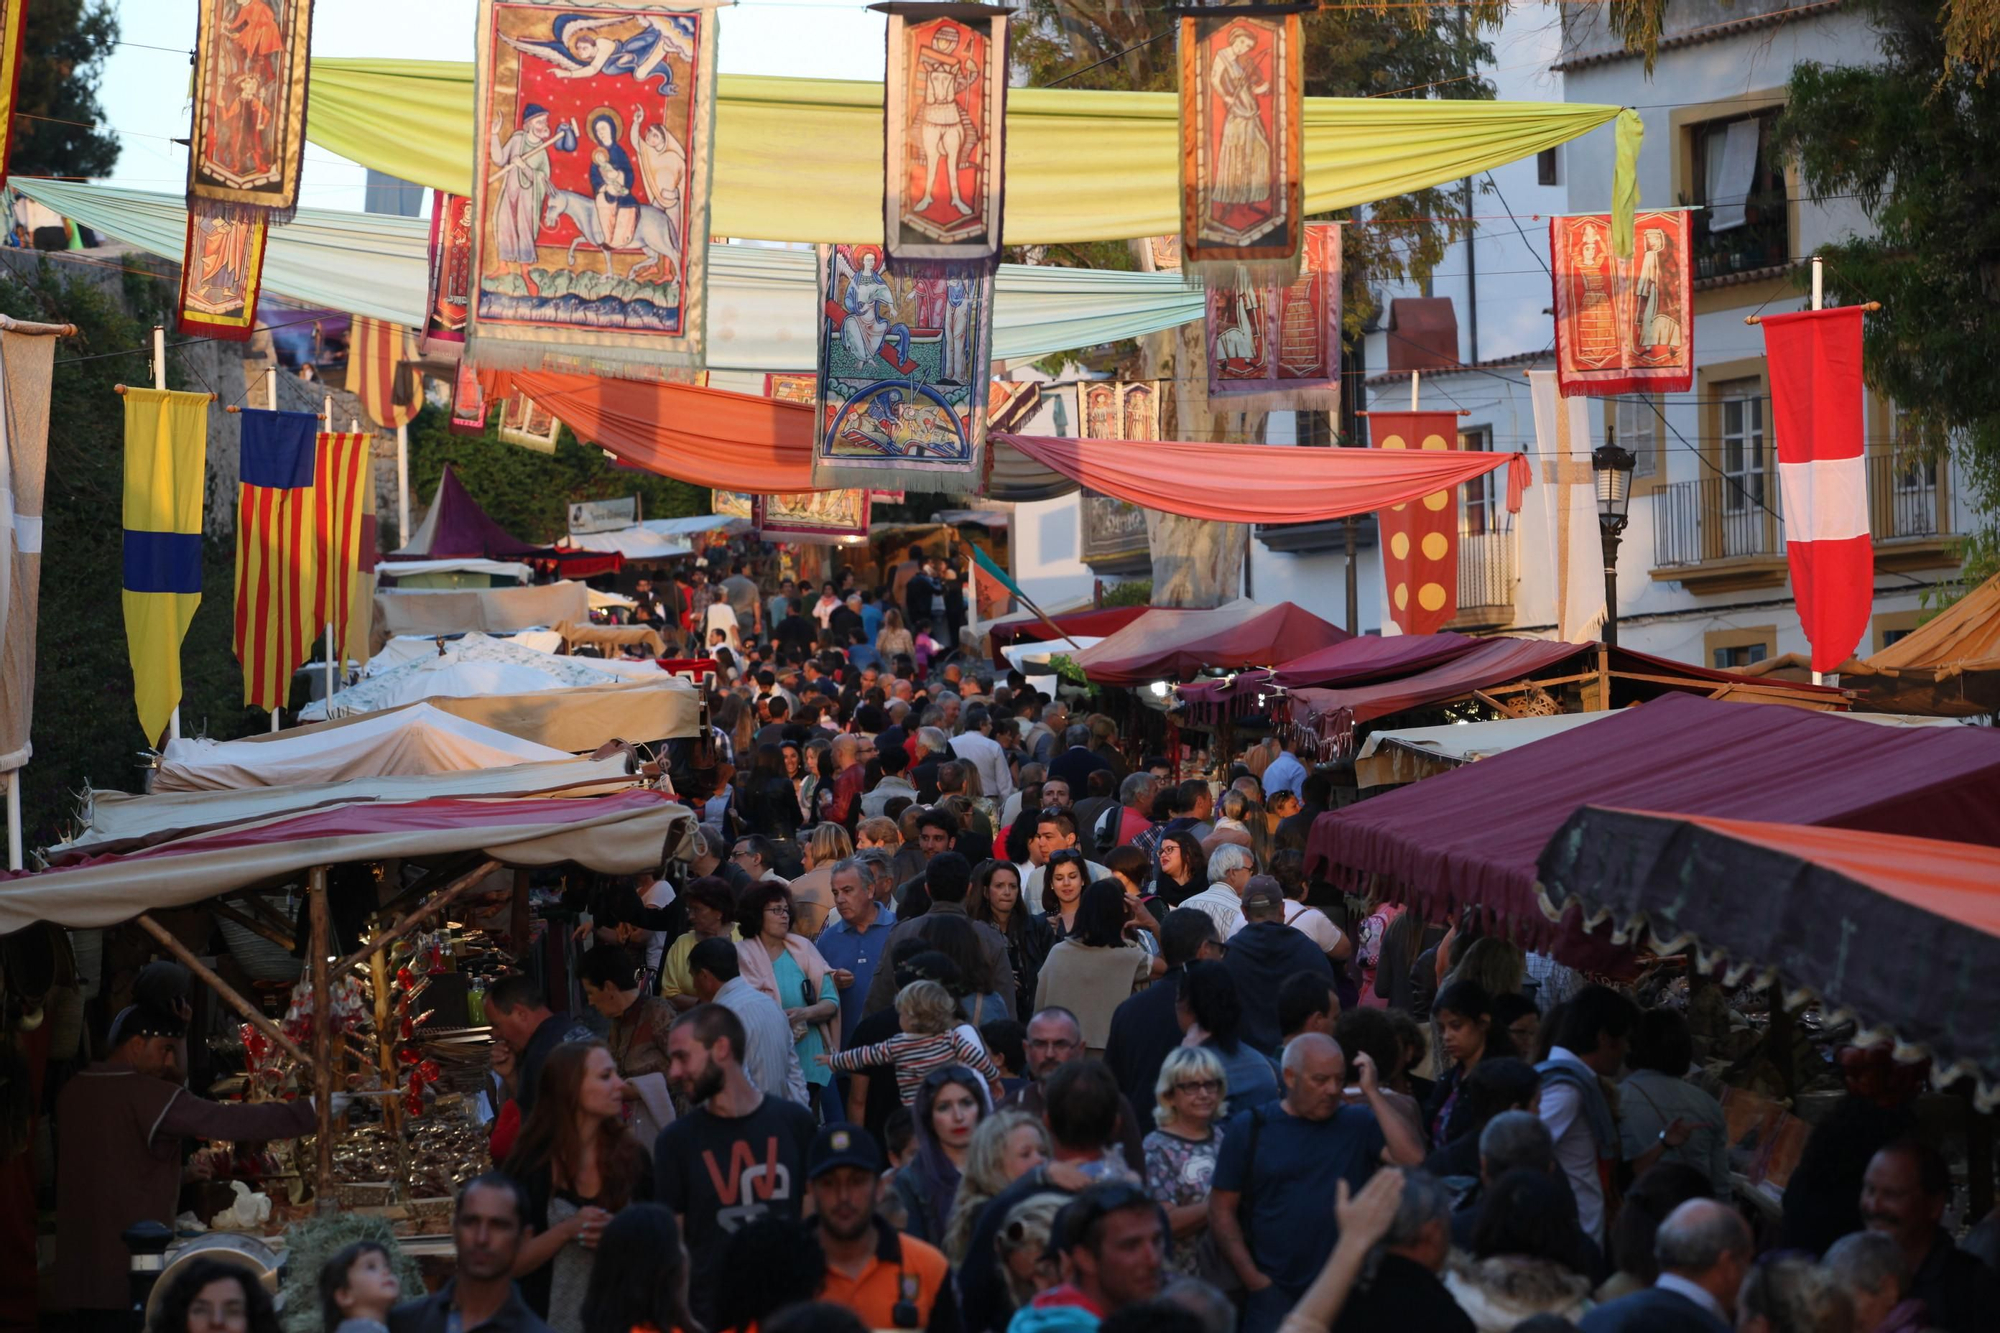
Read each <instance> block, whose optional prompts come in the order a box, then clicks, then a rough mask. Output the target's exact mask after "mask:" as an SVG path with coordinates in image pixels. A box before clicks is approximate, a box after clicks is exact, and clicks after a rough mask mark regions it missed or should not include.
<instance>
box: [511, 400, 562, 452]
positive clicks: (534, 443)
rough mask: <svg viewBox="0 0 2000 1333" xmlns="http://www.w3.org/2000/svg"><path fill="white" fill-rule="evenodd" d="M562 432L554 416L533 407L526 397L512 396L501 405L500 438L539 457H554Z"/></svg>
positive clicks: (532, 403) (560, 424) (533, 401)
mask: <svg viewBox="0 0 2000 1333" xmlns="http://www.w3.org/2000/svg"><path fill="white" fill-rule="evenodd" d="M561 429H562V423H560V422H558V421H557V420H556V418H555V414H554V413H552V412H549V411H546V410H544V409H542V408H539V407H536V406H535V400H534V399H532V398H530V397H528V396H527V395H526V394H518V393H517V394H515V395H514V396H513V397H511V398H508V399H505V400H504V401H502V402H501V404H500V439H501V440H502V441H503V442H504V443H507V444H518V445H519V446H521V448H523V449H531V450H533V451H534V452H535V453H538V454H553V453H555V451H556V439H557V436H558V434H559V433H560V431H561Z"/></svg>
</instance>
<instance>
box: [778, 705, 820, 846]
mask: <svg viewBox="0 0 2000 1333" xmlns="http://www.w3.org/2000/svg"><path fill="white" fill-rule="evenodd" d="M795 721H798V722H800V723H803V724H804V725H806V726H808V727H810V726H811V725H812V720H811V719H810V718H808V717H807V716H806V715H805V705H804V704H800V705H799V716H798V717H797V718H796V719H795ZM778 753H780V754H782V755H783V756H784V757H785V781H787V782H789V783H791V784H792V804H794V805H796V806H797V807H798V808H799V822H800V823H801V824H804V823H806V822H808V821H809V820H810V819H811V818H812V812H811V811H810V810H808V809H807V808H806V802H805V797H804V795H803V794H802V789H803V787H804V785H805V780H806V777H807V773H806V751H805V746H803V745H801V744H799V742H797V741H783V742H780V743H779V745H778Z"/></svg>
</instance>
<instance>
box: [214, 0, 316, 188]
mask: <svg viewBox="0 0 2000 1333" xmlns="http://www.w3.org/2000/svg"><path fill="white" fill-rule="evenodd" d="M312 20H313V0H201V11H200V17H199V20H198V21H199V25H200V26H199V27H198V28H197V29H196V33H195V68H194V89H195V94H194V129H193V133H192V137H191V139H190V146H189V149H188V189H187V197H188V207H189V208H190V209H191V210H192V209H194V208H195V207H197V206H199V205H206V206H207V208H208V211H209V212H210V213H211V214H220V215H222V216H226V217H229V218H232V219H236V220H240V221H248V220H251V219H253V218H254V219H256V220H258V221H262V222H278V223H283V222H289V221H291V219H292V213H293V212H294V210H296V209H297V208H298V206H299V171H300V169H301V167H302V166H303V165H304V163H305V149H306V65H307V59H308V53H309V51H310V49H311V46H312Z"/></svg>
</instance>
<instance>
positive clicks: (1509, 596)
mask: <svg viewBox="0 0 2000 1333" xmlns="http://www.w3.org/2000/svg"><path fill="white" fill-rule="evenodd" d="M1514 580H1515V573H1514V534H1513V533H1512V532H1478V533H1461V534H1460V535H1459V538H1458V604H1459V605H1460V606H1461V607H1475V606H1485V607H1494V606H1505V607H1511V606H1513V604H1514Z"/></svg>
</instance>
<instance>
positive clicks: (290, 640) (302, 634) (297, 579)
mask: <svg viewBox="0 0 2000 1333" xmlns="http://www.w3.org/2000/svg"><path fill="white" fill-rule="evenodd" d="M241 420H242V423H243V457H242V469H241V476H242V486H241V488H240V508H239V510H238V512H237V518H236V658H237V660H238V661H240V662H241V663H242V664H243V702H244V703H246V704H254V705H256V706H257V707H259V708H264V709H268V710H270V711H271V712H276V711H277V710H278V709H280V708H282V707H284V705H285V700H286V698H287V697H288V696H289V695H290V693H291V689H292V673H293V672H294V671H295V670H297V669H298V665H299V663H301V662H303V661H305V660H306V652H307V646H308V645H309V644H310V643H311V642H312V637H313V634H314V633H315V632H316V631H317V629H318V627H319V622H318V621H317V620H316V619H314V617H313V604H314V601H315V593H314V589H315V588H317V587H318V586H319V585H318V582H317V581H316V579H315V573H316V570H317V568H318V560H317V548H318V541H317V539H316V534H315V528H314V521H313V510H314V505H313V468H314V458H315V455H316V452H317V451H316V450H315V449H314V443H315V436H316V434H317V432H318V429H319V418H318V417H316V416H314V415H313V414H312V413H310V412H265V411H260V410H257V409H254V408H246V409H244V412H243V415H242V418H241Z"/></svg>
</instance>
